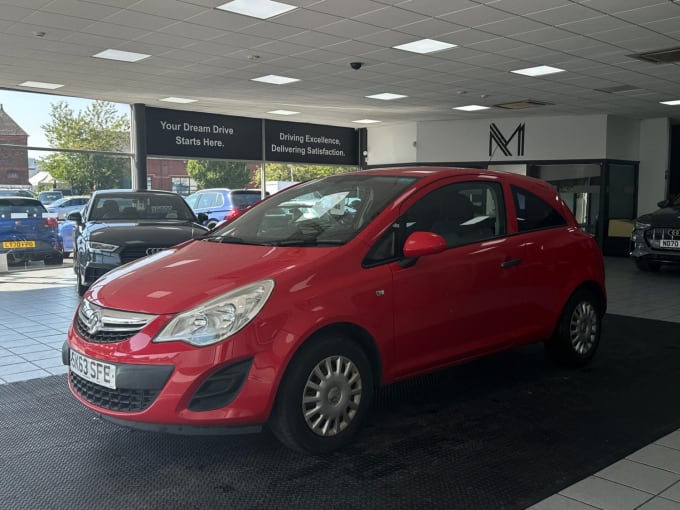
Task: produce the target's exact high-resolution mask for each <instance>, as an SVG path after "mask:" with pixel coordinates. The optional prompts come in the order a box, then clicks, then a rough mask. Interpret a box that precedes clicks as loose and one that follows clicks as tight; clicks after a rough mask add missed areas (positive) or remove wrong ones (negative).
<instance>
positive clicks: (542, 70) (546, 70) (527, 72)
mask: <svg viewBox="0 0 680 510" xmlns="http://www.w3.org/2000/svg"><path fill="white" fill-rule="evenodd" d="M510 72H511V73H515V74H523V75H524V76H544V75H546V74H555V73H561V72H564V69H560V68H558V67H550V66H537V67H527V68H526V69H517V70H515V71H510Z"/></svg>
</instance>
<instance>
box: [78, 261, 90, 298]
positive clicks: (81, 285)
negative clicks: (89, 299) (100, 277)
mask: <svg viewBox="0 0 680 510" xmlns="http://www.w3.org/2000/svg"><path fill="white" fill-rule="evenodd" d="M75 271H76V288H77V289H78V295H79V296H82V295H84V294H85V292H86V291H87V288H88V285H86V284H84V283H83V277H82V275H81V274H80V266H78V267H77V268H75Z"/></svg>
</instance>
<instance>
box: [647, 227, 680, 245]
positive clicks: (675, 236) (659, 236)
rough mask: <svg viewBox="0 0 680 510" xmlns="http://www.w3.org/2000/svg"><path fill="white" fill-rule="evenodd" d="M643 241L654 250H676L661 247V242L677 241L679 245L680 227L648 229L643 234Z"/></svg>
mask: <svg viewBox="0 0 680 510" xmlns="http://www.w3.org/2000/svg"><path fill="white" fill-rule="evenodd" d="M645 239H646V241H647V243H648V244H649V246H651V247H652V248H654V249H656V250H668V249H670V250H678V248H674V247H665V246H663V247H662V246H661V242H662V241H677V242H678V243H680V227H657V228H650V229H649V230H648V231H646V232H645Z"/></svg>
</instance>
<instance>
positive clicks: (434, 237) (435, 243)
mask: <svg viewBox="0 0 680 510" xmlns="http://www.w3.org/2000/svg"><path fill="white" fill-rule="evenodd" d="M447 247H448V246H447V245H446V241H445V240H444V238H443V237H442V236H440V235H438V234H434V233H432V232H413V234H411V235H410V236H408V237H407V238H406V243H405V244H404V256H405V257H407V258H416V257H422V256H423V255H434V254H435V253H441V252H443V251H444V250H446V248H447Z"/></svg>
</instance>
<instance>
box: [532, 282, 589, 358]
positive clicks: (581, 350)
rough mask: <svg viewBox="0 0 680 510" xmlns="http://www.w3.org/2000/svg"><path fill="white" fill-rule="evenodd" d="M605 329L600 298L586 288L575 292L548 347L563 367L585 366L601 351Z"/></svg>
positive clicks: (549, 352)
mask: <svg viewBox="0 0 680 510" xmlns="http://www.w3.org/2000/svg"><path fill="white" fill-rule="evenodd" d="M601 330H602V311H601V310H600V303H599V300H598V299H597V297H596V295H595V294H594V293H593V292H591V291H588V290H586V289H580V290H577V291H576V292H574V294H572V296H571V297H570V298H569V300H568V301H567V304H566V305H565V307H564V310H563V311H562V315H561V316H560V320H559V322H558V324H557V328H556V329H555V332H554V333H553V336H552V337H551V338H550V339H549V340H548V341H546V343H545V347H546V350H547V351H548V354H549V355H550V357H551V358H552V359H553V360H554V361H556V362H557V363H559V364H561V365H567V366H575V367H578V366H583V365H585V364H587V363H588V362H589V361H590V360H591V359H592V358H593V356H595V352H596V351H597V347H598V346H599V344H600V334H601Z"/></svg>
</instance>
